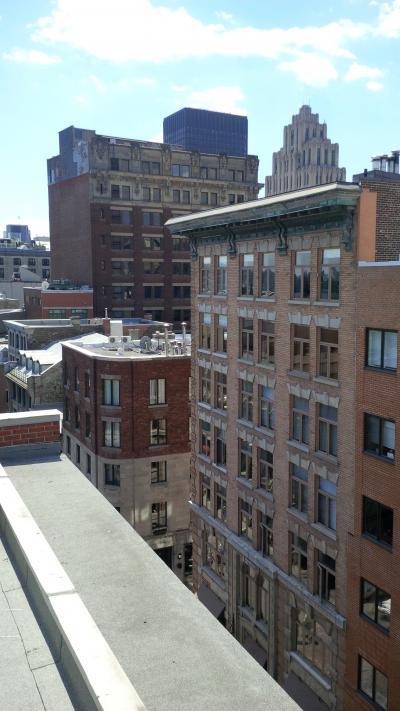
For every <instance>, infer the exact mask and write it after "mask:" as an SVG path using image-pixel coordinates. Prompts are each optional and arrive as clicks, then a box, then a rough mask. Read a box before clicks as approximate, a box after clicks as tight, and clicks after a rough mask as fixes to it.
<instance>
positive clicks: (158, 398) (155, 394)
mask: <svg viewBox="0 0 400 711" xmlns="http://www.w3.org/2000/svg"><path fill="white" fill-rule="evenodd" d="M149 402H150V405H165V403H166V399H165V378H151V379H150V380H149Z"/></svg>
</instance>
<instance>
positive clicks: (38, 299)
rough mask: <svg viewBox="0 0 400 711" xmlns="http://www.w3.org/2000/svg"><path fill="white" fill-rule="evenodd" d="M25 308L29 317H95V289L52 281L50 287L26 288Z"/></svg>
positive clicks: (26, 316) (26, 315)
mask: <svg viewBox="0 0 400 711" xmlns="http://www.w3.org/2000/svg"><path fill="white" fill-rule="evenodd" d="M24 309H25V318H27V319H45V318H57V319H59V318H78V319H87V318H93V289H89V288H88V287H87V288H84V287H80V288H73V287H72V285H67V284H65V285H62V284H56V283H52V284H51V285H50V287H49V288H45V289H44V288H43V287H42V286H28V287H25V288H24Z"/></svg>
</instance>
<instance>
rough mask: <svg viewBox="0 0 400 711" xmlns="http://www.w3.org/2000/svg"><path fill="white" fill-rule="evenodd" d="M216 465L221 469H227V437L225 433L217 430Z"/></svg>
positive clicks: (217, 428)
mask: <svg viewBox="0 0 400 711" xmlns="http://www.w3.org/2000/svg"><path fill="white" fill-rule="evenodd" d="M215 463H216V464H217V466H219V467H226V436H225V431H224V430H222V429H220V428H219V427H216V428H215Z"/></svg>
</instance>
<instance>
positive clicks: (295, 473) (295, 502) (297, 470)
mask: <svg viewBox="0 0 400 711" xmlns="http://www.w3.org/2000/svg"><path fill="white" fill-rule="evenodd" d="M290 475H291V476H290V481H291V498H290V505H291V506H292V507H293V508H294V509H297V511H300V513H303V514H306V515H307V513H308V472H307V471H306V470H305V469H303V468H302V467H298V466H297V465H296V464H291V466H290Z"/></svg>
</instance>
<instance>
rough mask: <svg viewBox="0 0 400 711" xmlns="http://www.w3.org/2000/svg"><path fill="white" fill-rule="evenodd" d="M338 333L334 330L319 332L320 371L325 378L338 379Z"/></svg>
mask: <svg viewBox="0 0 400 711" xmlns="http://www.w3.org/2000/svg"><path fill="white" fill-rule="evenodd" d="M338 335H339V333H338V331H337V330H336V329H334V328H320V330H319V371H318V375H321V376H322V377H323V378H331V379H332V380H337V379H338V361H339V350H338Z"/></svg>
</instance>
